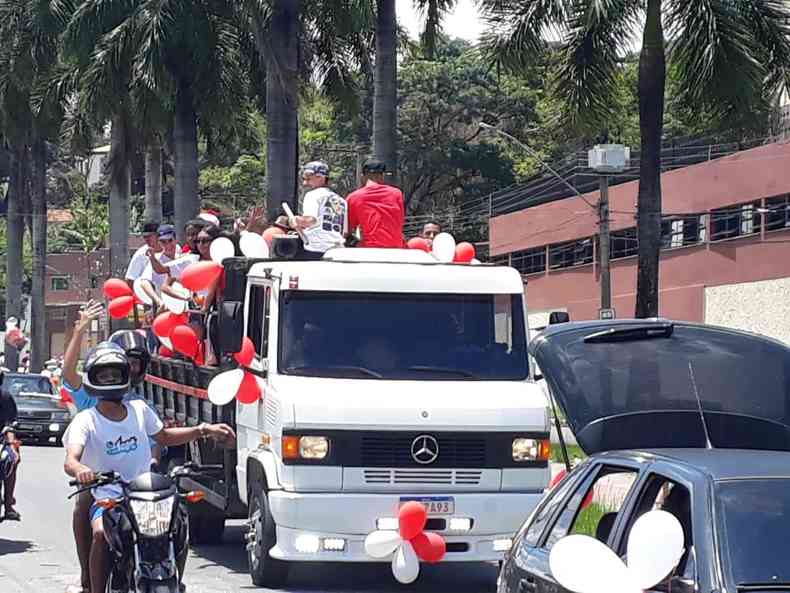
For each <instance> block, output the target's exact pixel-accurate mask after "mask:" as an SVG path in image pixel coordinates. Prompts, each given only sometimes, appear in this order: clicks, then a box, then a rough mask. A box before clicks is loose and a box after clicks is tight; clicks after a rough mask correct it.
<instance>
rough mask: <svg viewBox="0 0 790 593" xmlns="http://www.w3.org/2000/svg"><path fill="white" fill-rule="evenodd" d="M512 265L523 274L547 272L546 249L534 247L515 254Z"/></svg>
mask: <svg viewBox="0 0 790 593" xmlns="http://www.w3.org/2000/svg"><path fill="white" fill-rule="evenodd" d="M511 265H512V266H513V267H514V268H516V269H517V270H518V271H519V273H521V274H524V275H526V274H537V273H539V272H545V271H546V248H545V247H534V248H532V249H525V250H524V251H516V252H515V253H513V259H512V263H511Z"/></svg>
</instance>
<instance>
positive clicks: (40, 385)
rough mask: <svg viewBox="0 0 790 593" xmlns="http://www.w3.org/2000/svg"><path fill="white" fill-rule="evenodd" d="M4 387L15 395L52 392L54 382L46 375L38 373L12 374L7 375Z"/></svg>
mask: <svg viewBox="0 0 790 593" xmlns="http://www.w3.org/2000/svg"><path fill="white" fill-rule="evenodd" d="M3 389H5V390H6V391H8V393H10V394H11V395H13V396H18V395H19V394H20V393H23V392H27V393H47V394H51V393H52V383H50V382H49V379H47V378H46V377H40V376H36V375H30V376H26V377H25V376H12V377H9V376H7V375H6V377H5V378H4V380H3Z"/></svg>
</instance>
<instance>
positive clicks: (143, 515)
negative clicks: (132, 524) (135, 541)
mask: <svg viewBox="0 0 790 593" xmlns="http://www.w3.org/2000/svg"><path fill="white" fill-rule="evenodd" d="M175 500H176V497H175V496H170V497H168V498H163V499H162V500H157V501H148V500H130V501H129V504H130V505H131V507H132V512H133V513H134V518H135V520H136V521H137V528H138V529H139V530H140V535H143V536H145V537H158V536H160V535H165V534H166V533H167V532H168V531H169V530H170V519H171V517H172V516H173V505H174V504H175Z"/></svg>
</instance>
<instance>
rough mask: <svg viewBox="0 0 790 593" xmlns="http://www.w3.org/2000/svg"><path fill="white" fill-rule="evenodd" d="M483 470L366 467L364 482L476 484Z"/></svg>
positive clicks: (382, 483) (381, 483)
mask: <svg viewBox="0 0 790 593" xmlns="http://www.w3.org/2000/svg"><path fill="white" fill-rule="evenodd" d="M482 474H483V472H482V471H480V470H451V469H448V470H440V469H437V470H419V469H413V470H405V469H404V470H401V469H366V470H364V472H363V475H364V476H365V483H366V484H380V485H384V484H438V485H446V486H477V485H478V484H479V483H480V477H481V476H482Z"/></svg>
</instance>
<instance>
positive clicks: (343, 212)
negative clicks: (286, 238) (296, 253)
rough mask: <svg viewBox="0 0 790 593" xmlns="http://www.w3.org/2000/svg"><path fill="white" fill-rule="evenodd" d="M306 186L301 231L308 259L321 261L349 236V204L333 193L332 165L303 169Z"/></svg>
mask: <svg viewBox="0 0 790 593" xmlns="http://www.w3.org/2000/svg"><path fill="white" fill-rule="evenodd" d="M302 185H303V186H304V187H306V188H308V192H307V193H306V194H305V195H304V201H303V203H302V216H297V217H296V225H297V229H298V230H299V231H301V232H302V235H303V236H304V238H305V240H306V241H305V245H304V250H305V256H306V258H307V259H321V258H322V257H323V255H324V253H326V252H327V251H329V250H330V249H332V248H333V247H342V246H343V244H344V243H345V240H346V235H347V234H348V206H347V204H346V201H345V200H344V199H343V198H341V197H340V196H339V195H337V194H336V193H335V192H334V191H332V190H331V189H329V165H327V164H326V163H324V162H321V161H313V162H310V163H307V164H306V165H305V166H304V167H302Z"/></svg>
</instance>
